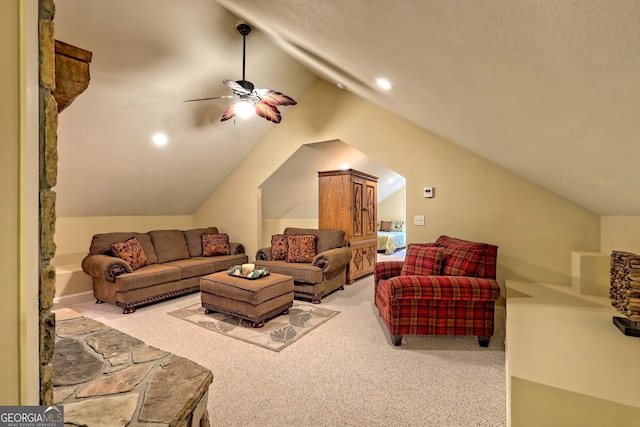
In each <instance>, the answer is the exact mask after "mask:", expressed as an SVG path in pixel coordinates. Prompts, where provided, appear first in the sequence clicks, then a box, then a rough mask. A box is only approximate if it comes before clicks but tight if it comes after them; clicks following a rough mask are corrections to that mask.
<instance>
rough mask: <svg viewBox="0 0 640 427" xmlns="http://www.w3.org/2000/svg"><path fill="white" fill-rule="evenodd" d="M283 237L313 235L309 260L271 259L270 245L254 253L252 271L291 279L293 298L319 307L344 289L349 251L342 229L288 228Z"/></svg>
mask: <svg viewBox="0 0 640 427" xmlns="http://www.w3.org/2000/svg"><path fill="white" fill-rule="evenodd" d="M283 235H284V236H285V237H286V236H295V235H312V236H316V239H315V247H316V253H315V255H314V256H313V259H312V260H311V261H309V262H289V261H288V259H290V258H285V259H273V258H274V257H273V253H272V246H270V247H265V248H262V249H258V251H257V252H256V261H255V267H256V268H258V269H267V270H269V271H270V272H272V273H278V274H285V275H287V276H292V277H293V285H294V297H296V298H301V299H308V300H311V302H312V303H314V304H319V303H320V302H321V300H322V298H323V297H324V296H326V295H328V294H329V293H331V292H333V291H335V290H337V289H344V284H345V282H346V277H347V276H346V275H347V266H348V265H349V261H351V250H350V249H349V247H347V246H346V241H345V238H344V235H345V233H344V230H319V229H315V228H292V227H288V228H286V229H285V230H284V233H283ZM272 241H273V237H272ZM289 249H291V248H289Z"/></svg>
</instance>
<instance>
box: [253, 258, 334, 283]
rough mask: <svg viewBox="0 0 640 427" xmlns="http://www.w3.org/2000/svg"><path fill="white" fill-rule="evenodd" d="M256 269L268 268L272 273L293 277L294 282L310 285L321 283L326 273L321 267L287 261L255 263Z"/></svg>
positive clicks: (257, 261)
mask: <svg viewBox="0 0 640 427" xmlns="http://www.w3.org/2000/svg"><path fill="white" fill-rule="evenodd" d="M255 265H256V268H266V269H267V270H269V271H270V272H271V273H277V274H284V275H287V276H291V277H293V280H294V282H304V283H310V284H316V283H321V282H322V281H323V280H324V273H323V272H322V269H320V267H316V266H315V265H313V264H309V263H293V262H286V261H259V260H256V261H255Z"/></svg>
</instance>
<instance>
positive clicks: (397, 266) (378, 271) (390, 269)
mask: <svg viewBox="0 0 640 427" xmlns="http://www.w3.org/2000/svg"><path fill="white" fill-rule="evenodd" d="M403 264H404V262H403V261H382V262H377V263H376V268H375V269H374V270H373V283H378V282H379V281H380V280H386V279H391V278H392V277H396V276H399V275H400V272H401V271H402V266H403Z"/></svg>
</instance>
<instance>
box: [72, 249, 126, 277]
mask: <svg viewBox="0 0 640 427" xmlns="http://www.w3.org/2000/svg"><path fill="white" fill-rule="evenodd" d="M82 270H84V272H85V273H87V274H88V275H89V276H92V277H97V278H103V279H105V280H107V281H109V282H115V281H116V277H117V276H119V275H121V274H123V273H131V272H132V271H133V269H132V268H131V265H129V263H128V262H126V261H124V260H121V259H120V258H117V257H114V256H109V255H87V256H86V257H84V259H83V260H82Z"/></svg>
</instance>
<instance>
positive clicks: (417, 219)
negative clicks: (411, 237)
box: [413, 215, 424, 225]
mask: <svg viewBox="0 0 640 427" xmlns="http://www.w3.org/2000/svg"><path fill="white" fill-rule="evenodd" d="M413 225H424V215H416V216H414V217H413Z"/></svg>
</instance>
